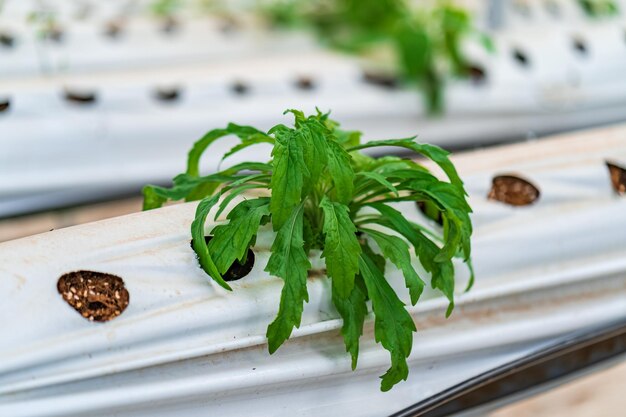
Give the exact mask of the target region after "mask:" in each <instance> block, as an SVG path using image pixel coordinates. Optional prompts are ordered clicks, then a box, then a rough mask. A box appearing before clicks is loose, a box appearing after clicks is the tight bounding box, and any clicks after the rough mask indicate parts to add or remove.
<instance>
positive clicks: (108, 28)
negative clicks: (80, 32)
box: [104, 20, 124, 39]
mask: <svg viewBox="0 0 626 417" xmlns="http://www.w3.org/2000/svg"><path fill="white" fill-rule="evenodd" d="M123 31H124V24H123V23H122V22H121V21H119V20H111V21H110V22H108V23H107V24H106V25H105V27H104V34H105V36H106V37H107V38H110V39H118V38H119V37H120V36H121V35H122V32H123Z"/></svg>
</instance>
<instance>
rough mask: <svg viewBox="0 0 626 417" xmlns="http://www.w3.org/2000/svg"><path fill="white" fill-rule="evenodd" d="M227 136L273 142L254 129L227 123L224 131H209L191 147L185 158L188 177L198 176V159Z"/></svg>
mask: <svg viewBox="0 0 626 417" xmlns="http://www.w3.org/2000/svg"><path fill="white" fill-rule="evenodd" d="M228 135H235V136H237V137H238V138H239V139H241V140H243V141H246V140H252V139H251V137H254V138H255V140H257V141H259V140H260V138H261V137H264V138H265V139H267V140H268V141H272V140H273V139H272V138H270V137H269V136H268V135H266V134H265V133H264V132H262V131H260V130H258V129H255V128H254V127H251V126H240V125H236V124H234V123H229V124H228V126H227V127H226V129H214V130H211V131H210V132H208V133H206V134H205V135H204V136H203V137H202V138H200V139H199V140H198V141H196V143H194V144H193V147H192V148H191V150H190V151H189V154H188V156H187V172H186V173H187V174H188V175H192V176H198V175H199V174H200V158H201V157H202V155H203V154H204V152H205V151H206V150H207V148H208V147H209V146H210V145H211V144H212V143H213V142H215V141H216V140H218V139H220V138H223V137H224V136H228ZM270 143H271V142H270Z"/></svg>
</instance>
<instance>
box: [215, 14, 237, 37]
mask: <svg viewBox="0 0 626 417" xmlns="http://www.w3.org/2000/svg"><path fill="white" fill-rule="evenodd" d="M238 30H239V23H237V21H236V20H235V19H233V18H229V17H225V18H224V19H222V21H221V22H220V24H219V31H220V32H221V33H223V34H225V35H232V34H234V33H236V32H237V31H238Z"/></svg>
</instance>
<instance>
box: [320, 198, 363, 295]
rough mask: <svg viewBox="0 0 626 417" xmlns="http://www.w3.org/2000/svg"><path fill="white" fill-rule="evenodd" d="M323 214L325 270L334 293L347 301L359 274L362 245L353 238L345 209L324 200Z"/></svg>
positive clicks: (347, 212)
mask: <svg viewBox="0 0 626 417" xmlns="http://www.w3.org/2000/svg"><path fill="white" fill-rule="evenodd" d="M320 208H321V209H322V210H323V211H324V229H323V230H324V234H325V236H326V238H325V241H324V251H323V252H322V257H323V258H325V260H326V271H327V274H328V276H329V277H330V278H331V279H332V284H333V293H337V295H338V296H339V297H340V298H346V297H348V295H349V294H350V292H351V291H352V288H353V287H354V277H355V275H356V274H357V273H358V271H359V267H358V256H359V254H360V253H361V246H360V245H359V241H358V239H357V237H356V227H355V226H354V223H352V220H351V219H350V212H349V210H348V206H346V205H344V204H341V203H335V202H333V201H330V200H329V199H328V198H326V197H324V198H323V199H322V201H321V203H320Z"/></svg>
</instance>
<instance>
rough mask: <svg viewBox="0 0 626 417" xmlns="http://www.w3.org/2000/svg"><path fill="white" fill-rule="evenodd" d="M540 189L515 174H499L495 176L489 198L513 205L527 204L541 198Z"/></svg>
mask: <svg viewBox="0 0 626 417" xmlns="http://www.w3.org/2000/svg"><path fill="white" fill-rule="evenodd" d="M539 195H540V193H539V189H538V188H537V187H535V186H534V185H533V184H531V183H530V182H528V181H526V180H525V179H522V178H520V177H516V176H514V175H499V176H497V177H494V178H493V183H492V186H491V191H489V195H488V196H487V198H489V199H490V200H496V201H500V202H502V203H505V204H508V205H511V206H527V205H529V204H532V203H534V202H535V201H537V200H538V199H539Z"/></svg>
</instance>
